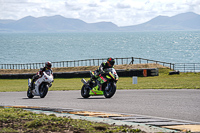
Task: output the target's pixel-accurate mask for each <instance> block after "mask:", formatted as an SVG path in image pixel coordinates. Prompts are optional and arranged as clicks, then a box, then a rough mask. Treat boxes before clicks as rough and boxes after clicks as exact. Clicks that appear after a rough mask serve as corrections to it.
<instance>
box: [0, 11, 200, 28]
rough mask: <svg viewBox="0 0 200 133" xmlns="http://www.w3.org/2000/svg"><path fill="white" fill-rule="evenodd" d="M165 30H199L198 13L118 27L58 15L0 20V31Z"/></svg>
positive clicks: (107, 23)
mask: <svg viewBox="0 0 200 133" xmlns="http://www.w3.org/2000/svg"><path fill="white" fill-rule="evenodd" d="M166 30H200V15H198V14H195V13H192V12H188V13H182V14H178V15H176V16H172V17H168V16H158V17H156V18H153V19H152V20H150V21H148V22H146V23H143V24H139V25H132V26H124V27H118V26H117V25H115V24H113V23H111V22H98V23H86V22H84V21H82V20H80V19H73V18H65V17H63V16H60V15H56V16H50V17H39V18H35V17H32V16H27V17H24V18H22V19H19V20H0V32H113V31H115V32H120V31H124V32H134V31H166Z"/></svg>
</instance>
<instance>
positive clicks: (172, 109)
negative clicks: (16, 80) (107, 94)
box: [0, 89, 200, 122]
mask: <svg viewBox="0 0 200 133" xmlns="http://www.w3.org/2000/svg"><path fill="white" fill-rule="evenodd" d="M199 103H200V90H197V89H196V90H195V89H157V90H151V89H145V90H117V92H116V94H115V95H114V96H113V97H112V98H110V99H106V98H104V97H103V96H96V97H95V96H93V97H90V98H88V99H83V98H82V97H81V94H80V91H49V92H48V94H47V96H46V97H45V98H40V97H38V96H35V97H34V98H32V99H29V98H27V96H26V92H0V105H1V106H7V105H9V106H39V107H50V108H67V109H83V110H90V111H104V112H113V113H114V112H117V113H127V114H139V115H147V116H155V117H162V118H169V119H178V120H186V121H193V122H200V104H199Z"/></svg>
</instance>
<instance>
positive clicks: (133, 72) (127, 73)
mask: <svg viewBox="0 0 200 133" xmlns="http://www.w3.org/2000/svg"><path fill="white" fill-rule="evenodd" d="M144 69H145V70H146V71H147V76H158V69H157V68H144ZM144 69H130V70H125V69H120V70H116V71H117V74H118V75H119V77H132V76H137V77H143V76H144V75H143V70H144ZM33 75H34V74H2V75H0V79H28V78H32V76H33ZM53 75H54V78H87V77H90V71H78V72H62V73H54V74H53Z"/></svg>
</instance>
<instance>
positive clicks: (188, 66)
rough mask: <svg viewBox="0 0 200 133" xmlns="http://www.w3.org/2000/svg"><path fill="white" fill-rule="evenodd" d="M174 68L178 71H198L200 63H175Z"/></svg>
mask: <svg viewBox="0 0 200 133" xmlns="http://www.w3.org/2000/svg"><path fill="white" fill-rule="evenodd" d="M174 69H175V70H178V71H180V72H200V63H175V65H174Z"/></svg>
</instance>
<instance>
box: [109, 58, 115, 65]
mask: <svg viewBox="0 0 200 133" xmlns="http://www.w3.org/2000/svg"><path fill="white" fill-rule="evenodd" d="M107 63H108V64H110V66H113V65H114V64H115V59H113V58H111V57H110V58H108V59H107Z"/></svg>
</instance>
